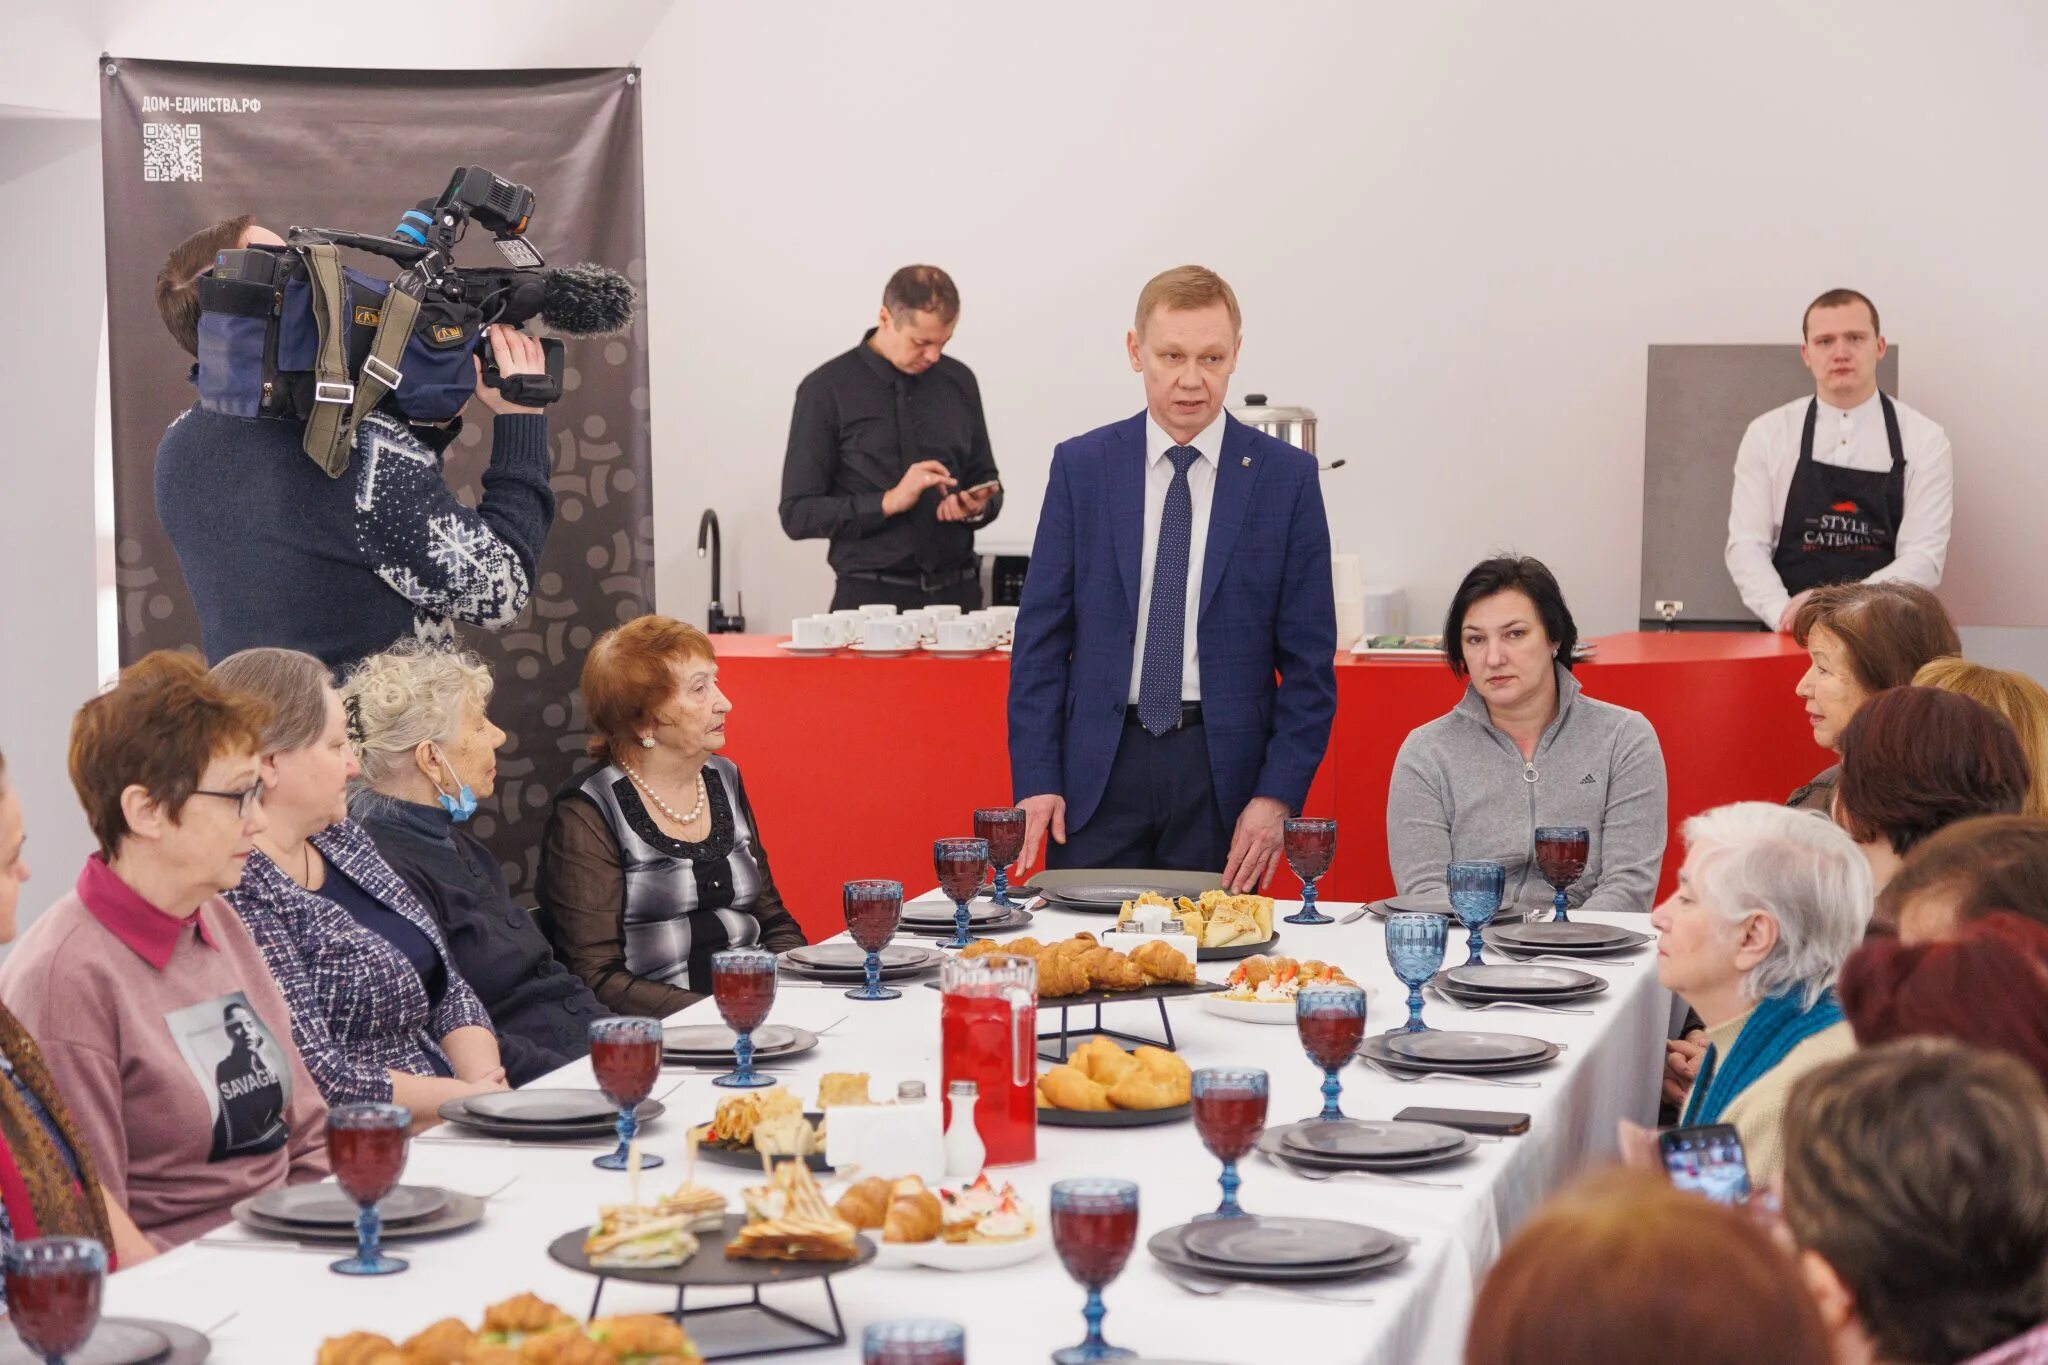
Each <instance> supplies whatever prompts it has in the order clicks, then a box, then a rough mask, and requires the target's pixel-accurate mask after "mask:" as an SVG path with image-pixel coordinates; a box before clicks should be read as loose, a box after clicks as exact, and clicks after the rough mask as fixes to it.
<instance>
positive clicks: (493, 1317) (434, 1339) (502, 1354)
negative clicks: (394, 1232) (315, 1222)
mask: <svg viewBox="0 0 2048 1365" xmlns="http://www.w3.org/2000/svg"><path fill="white" fill-rule="evenodd" d="M702 1359H703V1357H702V1356H700V1355H698V1353H697V1348H696V1346H695V1345H693V1344H692V1343H691V1341H690V1337H689V1334H688V1333H687V1332H685V1331H684V1330H683V1329H682V1328H681V1327H680V1326H679V1325H677V1324H676V1323H675V1322H674V1321H673V1320H672V1319H670V1318H668V1317H665V1316H662V1315H660V1314H655V1313H647V1314H635V1315H633V1316H630V1317H609V1318H593V1319H591V1320H590V1321H589V1322H587V1323H586V1322H582V1321H579V1320H578V1319H576V1318H573V1317H571V1316H570V1315H569V1314H567V1313H565V1312H563V1311H562V1310H561V1309H559V1308H557V1307H555V1306H554V1305H553V1304H551V1303H549V1302H547V1301H546V1300H545V1299H541V1298H537V1297H535V1296H534V1295H532V1294H519V1295H515V1296H514V1297H512V1298H509V1299H506V1300H505V1301H504V1302H502V1303H494V1304H492V1305H491V1306H490V1307H489V1308H486V1309H485V1310H484V1318H483V1323H482V1325H480V1326H479V1327H477V1328H476V1329H475V1330H474V1331H472V1330H471V1329H470V1327H469V1325H468V1324H467V1323H465V1322H463V1321H462V1320H461V1319H460V1318H443V1319H442V1320H441V1321H439V1322H437V1323H434V1324H433V1325H431V1326H429V1327H427V1328H425V1329H424V1330H422V1331H420V1332H417V1333H415V1334H413V1335H412V1336H409V1337H407V1338H405V1339H404V1340H402V1341H394V1340H393V1339H392V1338H390V1337H386V1336H380V1335H379V1334H377V1333H375V1332H350V1333H349V1334H348V1335H346V1336H340V1337H330V1338H328V1339H327V1340H326V1341H325V1342H323V1343H321V1346H320V1354H319V1356H318V1357H317V1358H316V1360H317V1365H696V1362H698V1361H701V1360H702Z"/></svg>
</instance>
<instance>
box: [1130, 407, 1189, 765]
mask: <svg viewBox="0 0 2048 1365" xmlns="http://www.w3.org/2000/svg"><path fill="white" fill-rule="evenodd" d="M1201 457H1202V452H1200V451H1199V450H1196V449H1195V448H1194V447H1193V446H1173V447H1171V448H1169V449H1168V450H1167V452H1166V458H1167V459H1169V460H1171V461H1173V482H1172V483H1170V484H1168V485H1167V487H1166V507H1165V508H1164V510H1162V511H1161V512H1160V514H1159V549H1158V553H1157V554H1155V555H1154V556H1153V559H1152V600H1151V603H1150V607H1149V609H1148V611H1147V613H1146V616H1145V662H1144V666H1143V668H1142V669H1141V670H1140V671H1139V674H1138V723H1139V724H1141V725H1143V726H1144V727H1145V728H1146V729H1147V730H1149V731H1151V732H1152V733H1153V734H1154V735H1163V734H1165V733H1166V732H1167V731H1168V730H1171V729H1174V728H1175V727H1176V726H1178V725H1179V724H1180V681H1181V679H1180V674H1181V665H1182V663H1183V662H1184V661H1185V658H1186V652H1187V648H1186V647H1187V634H1188V547H1189V545H1190V544H1192V543H1193V540H1194V530H1195V498H1194V494H1193V492H1191V491H1190V490H1189V488H1188V467H1189V466H1190V465H1192V464H1194V462H1195V461H1196V460H1199V459H1200V458H1201Z"/></svg>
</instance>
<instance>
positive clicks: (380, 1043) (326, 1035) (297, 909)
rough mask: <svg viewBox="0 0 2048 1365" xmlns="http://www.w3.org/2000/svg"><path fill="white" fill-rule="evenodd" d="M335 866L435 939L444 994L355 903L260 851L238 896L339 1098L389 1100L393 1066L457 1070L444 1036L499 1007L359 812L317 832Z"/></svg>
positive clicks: (326, 1086) (332, 870)
mask: <svg viewBox="0 0 2048 1365" xmlns="http://www.w3.org/2000/svg"><path fill="white" fill-rule="evenodd" d="M313 847H314V848H316V849H318V850H319V851H320V856H321V857H323V858H325V859H326V860H327V866H328V875H329V876H330V877H332V876H337V875H338V876H343V877H347V878H348V879H349V880H350V881H352V882H354V883H355V884H356V885H357V886H358V887H360V888H362V890H363V891H364V892H365V893H367V894H368V895H369V896H370V897H372V898H373V899H375V900H376V901H377V902H378V903H379V904H381V905H383V906H384V907H385V908H387V909H389V910H390V911H392V912H393V913H394V914H397V915H401V916H403V917H404V918H405V920H406V921H407V922H408V923H410V924H411V925H412V926H413V927H414V928H415V929H417V930H419V931H420V932H421V933H423V934H425V935H426V936H427V938H428V940H429V941H430V942H431V943H432V944H433V945H434V951H435V952H436V953H438V954H439V955H440V957H441V962H442V965H443V966H444V967H445V968H446V970H447V984H446V987H445V989H444V990H443V991H442V994H441V999H440V1003H439V1004H432V1003H430V1002H429V1000H428V998H427V986H426V983H425V982H424V981H422V980H421V979H420V974H419V971H418V970H417V969H416V968H414V966H413V964H412V963H411V961H409V960H408V959H407V958H406V956H405V954H404V953H402V952H400V951H399V950H398V949H397V948H395V947H393V946H392V944H391V941H390V940H389V939H387V938H385V937H384V936H383V935H382V934H379V933H377V932H376V931H375V930H373V929H367V928H365V927H364V926H363V925H361V924H360V923H358V922H357V921H356V920H355V918H354V917H353V916H351V915H350V914H349V912H348V911H346V910H344V909H342V908H341V907H340V906H339V905H337V904H335V903H334V902H333V901H331V900H329V899H328V898H327V897H325V896H323V895H321V894H320V893H319V892H317V891H308V890H307V889H306V888H305V887H303V886H300V885H299V884H298V883H297V882H295V881H293V880H292V879H291V877H290V876H288V875H287V874H286V873H285V871H284V869H283V868H281V867H279V866H278V865H277V864H276V863H274V862H272V861H271V860H270V859H269V858H267V857H265V856H264V855H263V854H262V852H260V851H258V852H255V853H251V854H250V855H249V862H248V865H247V866H246V867H244V868H243V870H242V884H241V885H240V886H238V887H236V888H235V889H234V890H233V891H230V892H228V893H227V900H228V904H230V905H232V906H233V907H234V908H235V913H236V914H238V915H239V916H241V919H242V922H243V923H244V924H246V925H248V926H249V932H250V934H251V935H252V936H253V937H254V938H255V940H256V946H257V947H259V948H261V949H262V950H263V960H264V961H265V962H267V963H268V964H269V965H270V974H271V976H273V977H275V978H276V979H277V987H278V990H279V992H280V993H281V994H282V995H283V996H284V999H285V1003H286V1004H287V1005H289V1006H291V1011H292V1041H293V1042H295V1043H297V1044H298V1047H299V1053H300V1055H301V1056H303V1057H304V1058H305V1060H306V1070H307V1071H309V1072H311V1073H312V1076H313V1080H314V1082H315V1083H316V1084H318V1085H319V1087H320V1094H321V1095H322V1096H323V1097H324V1098H325V1099H326V1101H327V1102H328V1103H329V1104H330V1105H334V1104H360V1103H385V1102H388V1101H389V1100H390V1099H391V1074H390V1073H391V1072H393V1071H404V1072H409V1073H411V1074H413V1075H417V1076H435V1075H440V1076H449V1075H453V1074H454V1071H453V1068H451V1067H450V1066H449V1064H448V1056H447V1054H446V1053H445V1052H443V1051H442V1050H441V1043H440V1040H441V1039H442V1038H445V1037H447V1036H448V1035H449V1034H450V1033H453V1032H454V1031H455V1030H456V1029H459V1028H466V1027H470V1026H472V1025H473V1026H475V1027H478V1028H490V1027H491V1017H490V1015H488V1014H486V1013H485V1012H484V1007H483V1005H482V1003H481V1002H480V1001H478V999H477V997H476V992H475V991H473V990H471V989H470V987H469V983H468V982H466V981H464V980H463V979H462V974H461V973H460V972H458V971H457V970H456V969H455V962H454V960H453V959H452V958H451V957H450V956H449V954H448V944H447V942H446V940H444V939H443V938H442V937H441V930H440V926H438V925H436V924H435V923H434V919H433V916H431V915H429V914H428V913H427V912H426V910H425V909H424V908H422V907H421V905H420V903H419V901H418V900H417V899H416V898H415V897H414V896H413V894H412V891H411V889H410V888H409V887H407V886H406V884H405V882H404V881H403V880H402V879H401V878H400V877H399V875H398V874H397V873H396V872H393V871H392V870H391V868H390V866H389V864H387V863H386V862H385V861H384V859H383V858H382V857H380V856H379V855H378V853H377V846H376V845H375V844H373V843H372V842H370V836H369V835H368V834H366V833H364V831H363V828H362V826H360V825H358V824H356V823H355V822H354V821H353V820H342V821H339V822H338V823H336V824H333V825H329V826H328V827H327V828H326V829H324V830H322V831H321V832H320V833H318V834H316V835H314V836H313Z"/></svg>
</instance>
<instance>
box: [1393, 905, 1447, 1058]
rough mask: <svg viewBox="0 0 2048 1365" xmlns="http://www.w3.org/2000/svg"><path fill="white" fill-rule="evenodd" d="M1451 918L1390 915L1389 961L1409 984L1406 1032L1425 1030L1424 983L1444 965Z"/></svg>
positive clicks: (1403, 980) (1396, 972)
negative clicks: (1445, 943)
mask: <svg viewBox="0 0 2048 1365" xmlns="http://www.w3.org/2000/svg"><path fill="white" fill-rule="evenodd" d="M1450 932H1451V922H1450V920H1449V919H1448V918H1447V917H1445V916H1443V915H1426V914H1414V913H1403V914H1398V915H1389V916H1387V961H1388V962H1389V963H1391V964H1392V965H1393V968H1394V975H1395V976H1397V977H1399V978H1401V983H1402V984H1403V985H1405V986H1406V987H1408V1022H1407V1024H1406V1025H1404V1026H1403V1029H1402V1031H1403V1032H1405V1033H1426V1032H1428V1031H1429V1025H1427V1024H1425V1023H1423V1022H1422V987H1423V986H1424V984H1425V983H1427V982H1428V981H1429V979H1430V978H1431V977H1433V976H1435V975H1436V974H1437V972H1438V970H1439V969H1440V968H1442V966H1443V965H1444V940H1445V939H1447V938H1449V937H1450Z"/></svg>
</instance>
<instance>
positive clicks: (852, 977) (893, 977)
mask: <svg viewBox="0 0 2048 1365" xmlns="http://www.w3.org/2000/svg"><path fill="white" fill-rule="evenodd" d="M943 961H945V954H943V953H941V954H940V955H939V956H938V957H937V958H934V959H933V960H932V961H930V962H928V963H925V964H924V965H923V966H920V967H884V968H882V969H881V970H880V971H878V972H876V973H875V975H876V977H877V978H878V979H880V980H882V981H885V982H888V981H908V980H910V979H911V978H912V977H917V976H923V975H925V974H926V973H927V972H932V971H936V970H937V969H938V966H939V963H941V962H943ZM782 973H783V975H784V976H788V977H792V978H794V979H795V980H798V981H817V982H822V983H823V984H825V985H828V986H858V985H860V984H861V983H862V982H864V981H866V980H867V979H868V974H867V973H866V972H864V971H860V970H854V971H850V972H842V971H837V970H833V971H819V970H814V969H813V968H810V967H799V966H798V965H797V964H796V963H794V962H785V963H783V964H782Z"/></svg>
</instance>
